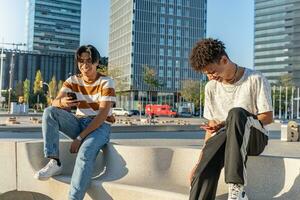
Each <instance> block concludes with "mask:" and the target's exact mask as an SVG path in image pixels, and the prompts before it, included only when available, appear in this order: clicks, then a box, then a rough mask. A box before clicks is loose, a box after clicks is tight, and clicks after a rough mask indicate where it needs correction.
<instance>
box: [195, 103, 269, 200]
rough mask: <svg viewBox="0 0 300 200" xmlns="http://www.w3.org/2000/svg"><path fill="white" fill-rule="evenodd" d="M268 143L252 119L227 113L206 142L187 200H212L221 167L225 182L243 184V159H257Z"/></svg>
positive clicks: (241, 112)
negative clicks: (215, 131)
mask: <svg viewBox="0 0 300 200" xmlns="http://www.w3.org/2000/svg"><path fill="white" fill-rule="evenodd" d="M267 143H268V137H267V136H266V130H265V129H264V128H263V126H262V124H261V123H260V121H259V120H257V118H256V116H255V115H253V114H251V113H249V112H248V111H246V110H245V109H243V108H233V109H231V110H230V111H229V113H228V117H227V119H226V125H225V128H223V129H221V130H220V131H218V132H217V133H216V135H215V136H213V137H211V138H210V139H209V140H207V142H206V144H205V146H204V148H203V149H202V158H201V161H200V163H199V165H198V167H197V168H196V171H195V175H194V178H193V180H192V185H191V191H190V200H213V199H215V196H216V191H217V186H218V180H219V176H220V173H221V170H222V168H223V167H224V165H225V182H226V183H236V184H242V185H245V184H246V183H247V174H246V162H247V155H250V156H257V155H259V154H261V153H262V151H263V150H264V148H265V146H266V145H267Z"/></svg>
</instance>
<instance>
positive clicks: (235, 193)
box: [228, 183, 248, 200]
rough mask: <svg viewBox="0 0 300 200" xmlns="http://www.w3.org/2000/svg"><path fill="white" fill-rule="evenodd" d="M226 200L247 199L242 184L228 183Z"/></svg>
mask: <svg viewBox="0 0 300 200" xmlns="http://www.w3.org/2000/svg"><path fill="white" fill-rule="evenodd" d="M228 200H248V197H247V195H246V192H245V190H244V186H243V185H241V184H232V183H230V184H229V193H228Z"/></svg>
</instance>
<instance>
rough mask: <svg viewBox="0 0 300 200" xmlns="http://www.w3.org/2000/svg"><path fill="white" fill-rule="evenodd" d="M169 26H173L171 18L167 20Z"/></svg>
mask: <svg viewBox="0 0 300 200" xmlns="http://www.w3.org/2000/svg"><path fill="white" fill-rule="evenodd" d="M169 25H171V26H173V18H169Z"/></svg>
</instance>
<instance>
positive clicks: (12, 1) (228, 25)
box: [0, 0, 254, 68]
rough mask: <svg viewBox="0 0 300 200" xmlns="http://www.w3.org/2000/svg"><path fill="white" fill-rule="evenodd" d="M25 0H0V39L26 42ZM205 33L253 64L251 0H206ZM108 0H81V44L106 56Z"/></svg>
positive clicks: (235, 58)
mask: <svg viewBox="0 0 300 200" xmlns="http://www.w3.org/2000/svg"><path fill="white" fill-rule="evenodd" d="M25 2H26V0H0V5H1V7H0V25H1V26H0V41H2V38H3V39H4V41H5V42H15V43H16V42H25ZM207 2H208V5H207V36H208V37H214V38H218V39H220V40H222V41H223V42H224V43H225V45H226V47H227V52H228V54H229V56H230V58H231V59H232V60H233V61H234V62H236V63H238V64H239V65H241V66H245V67H248V68H252V67H253V66H252V65H253V38H254V36H253V33H254V1H253V0H226V1H224V0H223V1H222V0H207ZM108 31H109V0H82V21H81V37H80V41H81V42H80V43H81V44H87V43H89V44H93V45H95V46H96V47H97V48H98V49H99V50H100V53H101V55H102V56H108V36H109V33H108Z"/></svg>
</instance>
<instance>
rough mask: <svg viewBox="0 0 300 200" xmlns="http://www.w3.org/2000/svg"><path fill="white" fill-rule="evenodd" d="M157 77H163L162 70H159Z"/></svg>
mask: <svg viewBox="0 0 300 200" xmlns="http://www.w3.org/2000/svg"><path fill="white" fill-rule="evenodd" d="M158 76H159V77H164V70H163V69H159V71H158Z"/></svg>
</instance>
